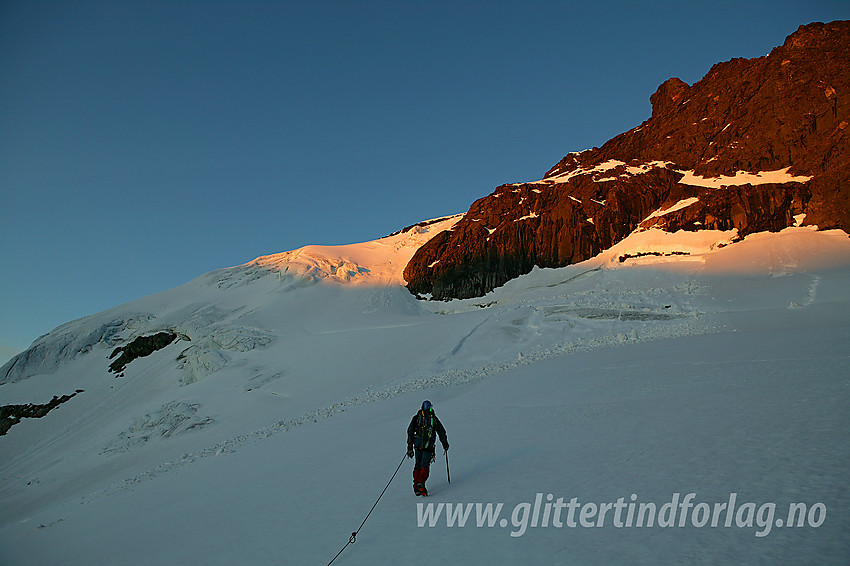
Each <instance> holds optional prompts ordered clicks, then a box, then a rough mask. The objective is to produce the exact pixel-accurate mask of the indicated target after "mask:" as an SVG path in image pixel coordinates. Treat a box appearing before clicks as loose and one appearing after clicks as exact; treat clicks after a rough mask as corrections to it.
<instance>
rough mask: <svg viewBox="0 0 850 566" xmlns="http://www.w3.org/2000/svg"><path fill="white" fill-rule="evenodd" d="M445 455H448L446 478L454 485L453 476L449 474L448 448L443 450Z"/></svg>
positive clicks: (447, 457)
mask: <svg viewBox="0 0 850 566" xmlns="http://www.w3.org/2000/svg"><path fill="white" fill-rule="evenodd" d="M443 454H445V455H446V478H447V479H448V480H449V483H452V474H451V473H450V472H449V451H448V449H447V448H444V449H443Z"/></svg>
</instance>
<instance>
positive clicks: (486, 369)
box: [82, 314, 726, 503]
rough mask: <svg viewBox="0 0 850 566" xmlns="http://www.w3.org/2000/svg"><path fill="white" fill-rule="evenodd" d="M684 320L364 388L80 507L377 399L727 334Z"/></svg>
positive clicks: (129, 481)
mask: <svg viewBox="0 0 850 566" xmlns="http://www.w3.org/2000/svg"><path fill="white" fill-rule="evenodd" d="M699 318H701V315H700V314H697V319H699ZM691 320H693V319H691ZM687 322H688V321H677V322H672V323H669V324H664V325H658V326H650V327H646V328H644V329H641V331H640V332H638V331H637V330H632V331H630V332H629V333H628V334H626V333H623V332H620V333H615V332H611V333H609V334H604V335H600V336H593V337H591V338H581V337H580V338H578V339H577V340H576V341H575V342H574V343H565V344H562V345H558V346H555V347H553V348H546V349H541V350H535V351H532V352H529V353H528V354H522V353H520V354H519V356H518V358H517V359H516V360H511V361H509V362H499V363H491V364H485V365H483V366H478V367H476V368H468V369H460V368H452V369H449V370H446V371H444V372H442V373H439V374H437V375H431V376H426V377H418V378H414V379H412V380H409V381H406V382H404V383H400V384H397V385H394V386H389V387H384V388H381V389H378V390H375V389H372V388H367V389H366V390H364V392H363V393H361V394H359V395H355V396H353V397H349V398H348V399H346V400H344V401H340V402H337V403H333V404H331V405H329V406H327V407H321V408H318V409H314V410H312V411H310V412H308V413H305V414H304V415H301V416H300V417H295V418H293V419H288V420H280V421H276V422H274V423H272V424H271V425H269V426H267V427H264V428H261V429H259V430H256V431H254V432H251V433H247V434H243V435H240V436H236V437H233V438H231V439H229V440H225V441H223V442H220V443H218V444H216V445H214V446H210V447H208V448H204V449H202V450H198V451H195V452H192V453H187V454H183V456H182V457H181V458H180V459H178V460H172V461H169V462H163V463H162V464H159V465H157V466H155V467H153V468H150V469H149V470H146V471H144V472H142V473H140V474H137V475H135V476H132V477H130V478H126V479H124V480H122V481H120V482H117V483H114V484H112V485H109V486H107V487H105V488H103V489H100V490H97V491H94V492H93V493H91V494H90V495H88V496H83V499H84V501H83V502H82V503H90V502H91V501H94V500H96V499H99V498H100V497H103V496H110V495H114V494H116V493H120V492H122V491H125V490H127V489H130V488H132V487H133V486H135V485H137V484H139V483H142V482H144V481H147V480H152V479H154V478H156V477H158V476H159V475H161V474H164V473H167V472H171V471H173V470H176V469H178V468H181V467H183V466H185V465H187V464H192V463H195V462H197V461H199V460H201V459H203V458H207V457H209V456H219V455H222V454H228V453H233V452H235V451H236V450H237V449H238V448H239V447H241V446H243V445H244V444H245V443H247V442H249V441H251V442H252V443H256V442H259V441H262V440H265V439H268V438H271V437H273V436H276V435H278V434H280V433H284V432H288V431H290V430H292V429H294V428H296V427H299V426H302V425H305V424H311V423H317V422H319V421H321V420H324V419H327V418H330V417H333V416H334V415H338V414H341V413H344V412H346V411H347V410H348V409H350V408H353V407H357V406H360V405H367V404H371V403H377V402H379V401H384V400H388V399H392V398H394V397H398V396H399V395H404V394H406V393H411V392H414V391H422V390H425V389H433V388H436V387H452V386H457V385H462V384H465V383H471V382H475V381H481V380H483V379H485V378H487V377H489V376H491V375H495V374H498V373H501V372H503V371H506V370H510V369H514V368H517V367H520V366H525V365H530V364H533V363H536V362H539V361H542V360H546V359H550V358H555V357H559V356H565V355H570V354H577V353H582V352H590V351H593V350H597V349H599V348H606V347H611V346H622V345H625V344H637V343H643V342H656V341H660V340H666V339H670V338H677V337H682V336H694V335H700V334H714V333H718V332H722V331H724V330H726V327H725V326H724V325H722V324H720V323H719V322H717V321H705V323H704V324H701V325H698V326H693V325H690V324H688V323H687Z"/></svg>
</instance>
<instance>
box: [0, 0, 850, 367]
mask: <svg viewBox="0 0 850 566" xmlns="http://www.w3.org/2000/svg"><path fill="white" fill-rule="evenodd" d="M847 18H850V7H848V4H847V2H846V1H834V2H829V1H818V0H801V1H795V2H787V1H781V0H779V1H769V2H744V1H736V2H723V1H712V2H680V1H677V2H639V1H634V0H632V1H628V2H625V1H624V2H604V1H602V2H534V1H523V2H463V1H459V0H456V1H453V2H431V1H429V2H422V1H419V2H404V1H388V2H342V1H339V2H323V1H308V2H284V1H279V2H257V1H249V0H242V1H233V2H217V1H212V0H210V1H195V2H189V1H179V0H171V1H162V2H160V1H136V2H123V1H118V0H108V1H103V2H98V1H70V0H65V1H61V2H46V1H33V0H26V1H14V0H12V1H10V0H0V210H2V217H0V238H2V239H0V364H2V363H4V362H5V361H6V360H7V359H8V358H9V357H10V356H11V355H12V354H14V353H16V352H18V351H21V350H23V349H25V348H26V347H27V346H28V345H29V344H30V342H32V340H34V339H35V338H37V337H38V336H39V335H41V334H43V333H46V332H48V331H49V330H51V329H52V328H54V327H56V326H57V325H59V324H62V323H64V322H67V321H69V320H72V319H75V318H79V317H82V316H85V315H89V314H93V313H95V312H99V311H101V310H104V309H107V308H109V307H112V306H115V305H118V304H121V303H125V302H127V301H130V300H133V299H136V298H139V297H142V296H145V295H149V294H152V293H156V292H159V291H163V290H166V289H169V288H172V287H175V286H177V285H180V284H182V283H185V282H187V281H189V280H190V279H192V278H194V277H196V276H198V275H201V274H203V273H206V272H208V271H211V270H213V269H217V268H220V267H228V266H232V265H238V264H241V263H245V262H247V261H250V260H251V259H253V258H255V257H257V256H259V255H263V254H269V253H275V252H279V251H286V250H291V249H295V248H298V247H300V246H303V245H306V244H344V243H352V242H357V241H365V240H372V239H375V238H378V237H380V236H383V235H386V234H388V233H390V232H393V231H395V230H397V229H399V228H402V227H404V226H407V225H409V224H412V223H415V222H417V221H420V220H424V219H428V218H434V217H437V216H443V215H447V214H452V213H457V212H463V211H466V210H467V209H468V208H469V205H470V204H471V203H472V202H473V201H474V200H475V199H477V198H480V197H482V196H484V195H486V194H489V193H490V192H491V191H492V190H493V189H494V188H495V187H496V186H497V185H500V184H502V183H509V182H516V181H528V180H535V179H539V178H541V177H542V176H543V174H544V173H545V172H546V170H548V169H549V168H550V167H551V166H552V165H554V164H555V163H556V162H557V161H558V160H559V159H560V158H561V157H563V156H564V155H565V154H566V153H568V152H570V151H575V150H581V149H585V148H588V147H593V146H598V145H601V144H602V143H604V142H605V141H606V140H608V139H609V138H611V137H613V136H614V135H616V134H618V133H621V132H623V131H626V130H628V129H630V128H632V127H634V126H636V125H638V124H639V123H640V122H642V121H643V120H645V119H647V118H648V117H649V115H650V113H651V107H650V104H649V96H650V95H651V94H652V93H653V92H654V91H655V89H656V88H657V87H658V85H659V84H661V83H662V82H663V81H664V80H666V79H668V78H670V77H673V76H678V77H680V78H681V79H682V80H684V81H686V82H688V83H689V84H692V83H694V82H695V81H697V80H699V79H700V78H701V77H702V76H703V75H704V74H705V73H706V72H707V71H708V70H709V68H710V67H711V65H712V64H713V63H715V62H718V61H726V60H729V59H731V58H733V57H748V58H749V57H759V56H762V55H766V54H767V53H768V52H769V51H770V49H771V48H773V47H774V46H777V45H780V44H781V43H782V42H783V41H784V39H785V37H786V36H787V35H789V34H790V33H792V32H793V31H794V30H795V29H796V28H797V27H798V26H799V25H800V24H805V23H809V22H812V21H831V20H836V19H847Z"/></svg>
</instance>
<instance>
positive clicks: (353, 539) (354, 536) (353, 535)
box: [328, 453, 407, 566]
mask: <svg viewBox="0 0 850 566" xmlns="http://www.w3.org/2000/svg"><path fill="white" fill-rule="evenodd" d="M405 458H407V453H405V455H404V456H402V458H401V462H399V463H398V467H397V468H396V469H395V471H394V472H393V475H392V477H391V478H390V481H388V482H387V485H386V487H384V491H382V492H381V495H379V496H378V499H377V500H375V504H374V505H372V508H371V509H369V512H368V513H366V519H368V518H369V515H371V514H372V511H374V510H375V507H377V506H378V501H380V500H381V498H382V497H383V496H384V492H386V491H387V488H388V487H390V484H391V483H392V482H393V478H395V475H396V474H397V473H398V471H399V470H400V469H401V465H402V464H404V459H405ZM366 519H363V522H362V523H360V526H359V527H357V530H356V531H354V532H353V533H351V536H350V537H348V542H347V543H345V546H343V547H342V548H340V549H339V552H337V553H336V556H334V557H333V558H332V559H331V561H330V562H328V566H331V564H333V562H334V560H336V559H337V558H339V555H340V554H342V551H343V550H345V549H346V548H348V545H349V544H354V543H355V542H357V533H359V532H360V529H362V528H363V525H365V524H366Z"/></svg>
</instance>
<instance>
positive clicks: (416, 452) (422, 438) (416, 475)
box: [407, 401, 449, 495]
mask: <svg viewBox="0 0 850 566" xmlns="http://www.w3.org/2000/svg"><path fill="white" fill-rule="evenodd" d="M437 435H439V436H440V443H441V444H442V445H443V450H445V451H448V449H449V441H448V439H447V438H446V429H445V428H443V423H441V422H440V419H438V418H437V415H435V414H434V407H433V406H432V405H431V401H423V402H422V408H421V409H419V411H418V412H417V413H416V414H415V415H413V419H411V421H410V425H409V426H408V427H407V457H408V458H414V457H415V458H416V459H415V460H414V463H413V492H414V493H415V494H416V495H428V490H427V489H425V481H426V480H427V479H428V472H429V470H430V467H431V462H433V461H434V459H435V458H436V454H435V448H436V440H437Z"/></svg>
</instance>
